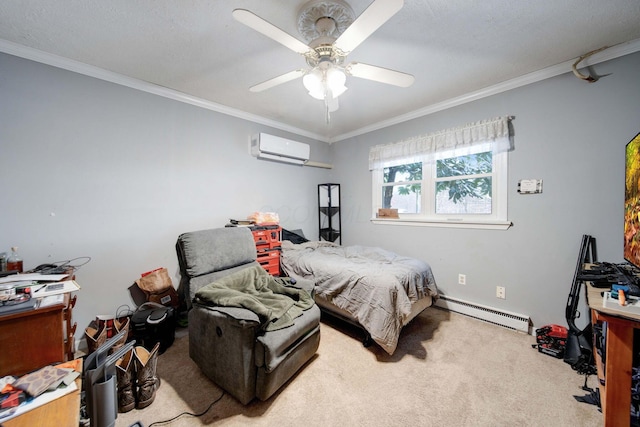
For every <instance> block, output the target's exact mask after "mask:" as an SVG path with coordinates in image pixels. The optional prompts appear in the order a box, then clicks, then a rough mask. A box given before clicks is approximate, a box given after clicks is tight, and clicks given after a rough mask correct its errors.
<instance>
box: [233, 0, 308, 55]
mask: <svg viewBox="0 0 640 427" xmlns="http://www.w3.org/2000/svg"><path fill="white" fill-rule="evenodd" d="M232 15H233V17H234V18H235V19H236V21H238V22H241V23H243V24H244V25H246V26H247V27H249V28H253V29H254V30H256V31H257V32H259V33H262V34H264V35H265V36H267V37H269V38H270V39H273V40H275V41H277V42H278V43H280V44H281V45H283V46H285V47H288V48H289V49H291V50H292V51H294V52H298V53H299V54H302V55H304V54H305V53H307V52H308V51H309V50H310V48H309V46H307V45H306V44H304V43H302V42H301V41H300V40H298V39H297V38H295V37H293V36H292V35H290V34H289V33H285V32H284V31H283V30H281V29H280V28H278V27H276V26H275V25H273V24H271V23H269V22H267V21H265V20H264V19H262V18H260V17H259V16H258V15H256V14H254V13H252V12H249V11H248V10H245V9H235V10H234V11H233V12H232Z"/></svg>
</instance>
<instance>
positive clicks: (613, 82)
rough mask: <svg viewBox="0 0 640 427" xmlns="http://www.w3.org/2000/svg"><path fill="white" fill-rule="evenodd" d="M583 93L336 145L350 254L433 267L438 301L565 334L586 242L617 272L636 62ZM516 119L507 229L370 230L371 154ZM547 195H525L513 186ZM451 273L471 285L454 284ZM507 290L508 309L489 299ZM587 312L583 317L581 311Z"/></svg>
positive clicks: (491, 103) (558, 83)
mask: <svg viewBox="0 0 640 427" xmlns="http://www.w3.org/2000/svg"><path fill="white" fill-rule="evenodd" d="M593 68H594V70H595V71H596V72H597V73H598V74H599V75H601V76H604V77H602V78H601V79H600V80H599V81H598V82H596V83H592V84H588V83H585V82H583V81H581V80H579V79H577V78H576V77H575V76H573V74H571V73H567V74H565V75H561V76H558V77H555V78H552V79H548V80H545V81H542V82H539V83H536V84H531V85H528V86H526V87H522V88H519V89H515V90H511V91H508V92H504V93H502V94H498V95H494V96H491V97H488V98H485V99H482V100H479V101H475V102H472V103H468V104H465V105H463V106H459V107H455V108H451V109H448V110H446V111H442V112H439V113H436V114H432V115H429V116H426V117H422V118H419V119H415V120H412V121H411V122H407V123H403V124H401V125H397V126H392V127H388V128H385V129H382V130H379V131H376V132H371V133H369V134H366V135H362V136H359V137H355V138H352V139H351V140H347V141H342V142H340V143H337V144H335V145H334V146H333V149H334V152H333V156H334V165H335V171H336V173H335V175H334V180H335V181H336V182H339V183H342V184H343V186H342V195H343V201H342V205H343V210H344V217H343V229H344V234H343V235H344V237H343V239H344V240H343V243H345V244H354V243H358V244H368V245H381V246H384V247H385V248H387V249H391V250H394V251H397V252H399V253H401V254H405V255H409V256H414V257H417V258H421V259H424V260H425V261H427V262H429V263H430V264H431V266H432V268H433V270H434V273H435V277H436V280H437V282H438V286H439V288H440V289H441V290H442V291H443V293H445V294H448V295H451V296H453V297H457V298H461V299H464V300H467V301H473V302H476V303H480V304H484V305H489V306H492V307H497V308H501V309H505V310H509V311H512V312H516V313H521V314H525V315H529V316H531V318H532V320H533V322H534V324H535V325H537V326H540V325H542V324H547V323H559V324H566V323H565V320H564V309H565V306H566V302H567V294H568V292H569V289H570V287H571V281H572V277H573V272H574V269H575V265H576V260H577V256H578V248H579V245H580V240H581V237H582V235H583V234H591V235H593V236H594V237H596V240H597V248H598V252H599V258H600V260H606V261H611V262H622V261H623V259H622V242H623V240H622V229H623V198H624V147H625V144H626V143H627V142H628V141H629V140H630V139H631V138H633V137H634V136H635V135H636V134H637V133H638V132H639V131H640V120H639V116H638V114H639V112H640V83H639V82H638V75H639V70H640V54H638V53H636V54H633V55H628V56H626V57H622V58H619V59H616V60H612V61H608V62H606V63H602V64H599V65H596V66H595V67H593ZM503 115H513V116H515V120H514V121H513V126H514V130H515V150H514V151H513V152H511V153H510V154H509V219H510V220H511V221H513V224H514V225H513V227H512V228H511V229H509V230H507V231H487V230H470V229H447V228H426V227H407V226H388V225H374V224H371V223H370V221H369V218H370V216H371V176H370V173H369V172H368V171H367V158H368V150H369V147H371V146H372V145H376V144H381V143H388V142H394V141H398V140H401V139H403V138H406V137H409V136H413V135H419V134H424V133H429V132H433V131H437V130H441V129H445V128H449V127H454V126H459V125H462V124H465V123H468V122H473V121H478V120H483V119H488V118H492V117H496V116H503ZM526 178H541V179H543V180H544V186H543V193H542V194H539V195H520V194H518V193H517V192H516V190H517V183H518V180H520V179H526ZM458 273H463V274H466V275H467V284H466V285H464V286H462V285H458V282H457V280H458ZM498 285H499V286H505V287H506V300H500V299H497V298H496V297H495V288H496V286H498ZM585 314H586V313H585Z"/></svg>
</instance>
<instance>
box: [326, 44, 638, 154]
mask: <svg viewBox="0 0 640 427" xmlns="http://www.w3.org/2000/svg"><path fill="white" fill-rule="evenodd" d="M638 51H640V39H636V40H631V41H629V42H626V43H621V44H618V45H615V46H611V47H610V48H607V49H605V50H603V51H601V52H598V53H596V54H594V55H593V56H590V57H588V58H586V59H585V60H584V61H582V64H581V66H580V67H581V68H584V67H588V66H590V65H595V64H599V63H601V62H605V61H609V60H611V59H615V58H619V57H621V56H625V55H629V54H631V53H635V52H638ZM576 59H577V58H575V59H571V60H569V61H565V62H563V63H561V64H557V65H553V66H551V67H547V68H543V69H542V70H538V71H534V72H533V73H529V74H525V75H523V76H520V77H516V78H514V79H511V80H507V81H505V82H502V83H498V84H496V85H493V86H488V87H486V88H484V89H480V90H477V91H475V92H469V93H467V94H464V95H462V96H459V97H456V98H451V99H448V100H446V101H442V102H439V103H436V104H432V105H429V106H426V107H424V108H421V109H419V110H415V111H412V112H410V113H407V114H403V115H400V116H396V117H393V118H390V119H388V120H384V121H381V122H378V123H375V124H373V125H370V126H365V127H362V128H360V129H356V130H354V131H353V132H348V133H345V134H342V135H339V136H337V137H334V138H331V139H330V141H329V143H334V142H338V141H342V140H345V139H348V138H353V137H356V136H359V135H363V134H365V133H369V132H373V131H376V130H379V129H383V128H386V127H389V126H392V125H397V124H400V123H403V122H406V121H409V120H413V119H416V118H419V117H423V116H427V115H429V114H433V113H437V112H439V111H443V110H447V109H449V108H452V107H457V106H459V105H462V104H466V103H468V102H472V101H477V100H478V99H482V98H486V97H488V96H491V95H496V94H499V93H502V92H506V91H508V90H511V89H516V88H519V87H522V86H526V85H529V84H531V83H536V82H539V81H542V80H546V79H549V78H551V77H555V76H559V75H561V74H565V73H570V72H572V67H573V63H574V62H575V61H576Z"/></svg>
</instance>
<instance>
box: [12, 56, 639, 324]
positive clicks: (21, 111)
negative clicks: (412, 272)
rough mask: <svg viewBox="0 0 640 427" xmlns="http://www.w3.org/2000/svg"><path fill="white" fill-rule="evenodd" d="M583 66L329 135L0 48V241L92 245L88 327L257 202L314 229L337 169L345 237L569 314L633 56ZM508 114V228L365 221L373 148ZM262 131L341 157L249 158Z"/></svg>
mask: <svg viewBox="0 0 640 427" xmlns="http://www.w3.org/2000/svg"><path fill="white" fill-rule="evenodd" d="M594 68H595V70H596V71H597V72H598V74H600V75H603V76H605V77H603V78H602V79H601V80H600V81H599V82H597V83H594V84H587V83H585V82H583V81H580V80H578V79H577V78H575V77H574V76H573V75H571V74H570V73H568V74H566V75H562V76H559V77H556V78H553V79H549V80H546V81H543V82H540V83H537V84H533V85H529V86H526V87H523V88H519V89H516V90H511V91H508V92H505V93H502V94H499V95H495V96H492V97H489V98H485V99H482V100H480V101H476V102H473V103H469V104H466V105H463V106H459V107H456V108H452V109H449V110H447V111H442V112H439V113H436V114H432V115H429V116H426V117H423V118H420V119H415V120H412V121H410V122H407V123H403V124H401V125H397V126H392V127H389V128H385V129H382V130H379V131H376V132H372V133H370V134H367V135H363V136H359V137H356V138H352V139H351V140H347V141H341V142H339V143H336V144H333V145H328V144H324V143H318V142H315V141H310V140H308V139H307V138H302V137H299V136H295V135H290V134H287V133H286V132H282V131H279V130H275V129H268V128H266V127H265V126H262V125H258V124H255V123H251V122H248V121H245V120H241V119H238V118H234V117H230V116H226V115H223V114H219V113H215V112H212V111H209V110H205V109H201V108H198V107H195V106H191V105H187V104H182V103H180V102H176V101H172V100H168V99H164V98H161V97H158V96H155V95H151V94H147V93H144V92H140V91H136V90H133V89H129V88H125V87H121V86H118V85H114V84H111V83H108V82H104V81H101V80H97V79H93V78H89V77H85V76H82V75H78V74H75V73H72V72H68V71H64V70H60V69H56V68H53V67H49V66H46V65H42V64H38V63H34V62H31V61H28V60H24V59H20V58H16V57H13V56H10V55H5V54H0V141H1V142H0V144H1V149H0V182H2V185H3V190H2V194H3V197H2V218H1V219H2V220H1V221H0V250H2V251H4V250H8V249H9V247H10V246H13V245H16V246H19V247H20V252H21V254H22V256H23V258H24V259H25V267H26V268H32V267H34V266H36V265H37V264H40V263H44V262H49V261H59V260H64V259H70V258H75V257H80V256H90V257H91V258H92V260H91V262H90V263H89V264H87V265H85V266H84V267H82V268H81V269H80V270H79V271H78V273H77V279H78V282H79V283H80V284H81V285H82V290H81V291H80V292H79V294H78V297H79V301H78V305H77V308H76V310H75V312H74V317H75V320H76V321H77V322H78V325H79V328H80V329H82V328H84V327H85V326H86V325H87V324H88V322H89V321H90V320H91V319H92V318H93V317H94V316H95V315H96V314H111V313H114V312H115V311H116V309H117V308H118V307H119V306H120V305H123V304H127V305H129V306H131V307H132V306H133V302H132V301H131V299H130V296H129V293H128V290H127V288H128V287H129V286H130V285H131V283H132V282H133V281H134V280H135V279H136V278H137V277H138V276H139V274H140V273H142V272H144V271H147V270H150V269H153V268H156V267H159V266H165V267H167V268H168V269H169V271H170V274H171V276H172V278H173V280H174V283H176V284H177V282H178V274H177V261H176V257H175V250H174V244H175V241H176V238H177V236H178V235H179V234H180V233H182V232H185V231H191V230H197V229H203V228H211V227H219V226H223V225H224V224H225V223H226V222H227V221H228V219H229V218H230V217H243V216H246V215H247V214H249V213H251V212H253V211H256V210H262V211H277V212H279V214H280V218H281V222H282V224H283V225H284V226H285V227H288V228H303V229H304V231H305V233H306V234H308V235H309V236H311V237H312V238H315V237H316V235H317V230H316V227H317V213H316V204H317V201H316V194H317V193H316V185H317V184H318V183H322V182H339V183H341V184H342V206H343V217H342V221H343V243H344V244H356V243H357V244H367V245H376V246H382V247H385V248H387V249H391V250H395V251H397V252H399V253H401V254H405V255H409V256H414V257H417V258H420V259H424V260H426V261H428V262H429V263H430V264H431V265H432V267H433V270H434V273H435V276H436V279H437V281H438V285H439V287H440V288H441V289H442V291H443V292H444V293H446V294H449V295H451V296H455V297H458V298H462V299H465V300H469V301H474V302H477V303H481V304H485V305H490V306H493V307H498V308H503V309H506V310H510V311H514V312H518V313H523V314H527V315H530V316H531V317H532V319H533V321H534V323H535V324H536V325H541V324H545V323H561V324H564V307H565V304H566V297H567V293H568V291H569V287H570V282H571V278H572V275H573V269H574V267H575V262H576V257H577V250H578V246H579V243H580V238H581V236H582V234H585V233H587V234H592V235H593V236H595V237H596V238H597V243H598V250H599V254H600V258H601V259H603V260H608V261H622V213H623V212H622V209H623V206H622V204H623V177H624V146H625V144H626V142H627V141H629V140H630V139H631V138H632V137H633V136H634V135H635V134H636V133H637V132H638V131H640V127H639V120H638V112H639V111H640V84H638V81H637V76H638V70H639V68H640V54H634V55H629V56H627V57H623V58H619V59H616V60H613V61H609V62H606V63H603V64H599V65H597V66H595V67H594ZM505 114H509V115H514V116H515V117H516V119H515V120H514V128H515V146H516V148H515V151H513V152H512V153H511V154H510V158H509V218H510V220H512V221H513V223H514V226H513V227H512V228H511V229H509V230H507V231H486V230H462V229H445V228H426V227H401V226H383V225H373V224H371V223H370V221H369V219H370V215H371V176H370V173H369V171H368V170H367V158H368V149H369V147H370V146H371V145H374V144H379V143H386V142H393V141H397V140H400V139H403V138H405V137H408V136H413V135H417V134H422V133H427V132H431V131H436V130H440V129H444V128H448V127H452V126H458V125H461V124H464V123H467V122H471V121H477V120H482V119H485V118H491V117H495V116H499V115H505ZM259 131H263V132H264V131H266V132H269V133H273V134H276V135H280V136H284V137H289V138H293V139H297V140H302V141H304V142H308V143H311V145H312V159H313V160H316V161H320V162H328V163H333V165H334V169H333V170H332V171H328V170H323V169H314V168H300V167H295V166H290V165H282V164H276V163H269V162H262V161H258V160H256V159H255V158H252V157H250V156H249V154H248V138H249V136H250V135H251V134H253V133H255V132H259ZM524 178H542V179H543V180H544V192H543V193H542V194H540V195H528V196H523V195H518V194H517V193H516V184H517V182H518V180H519V179H524ZM458 273H464V274H466V275H467V285H465V286H461V285H458V284H457V275H458ZM496 285H501V286H505V287H506V295H507V299H506V300H498V299H496V298H495V286H496ZM78 336H80V334H79V335H78Z"/></svg>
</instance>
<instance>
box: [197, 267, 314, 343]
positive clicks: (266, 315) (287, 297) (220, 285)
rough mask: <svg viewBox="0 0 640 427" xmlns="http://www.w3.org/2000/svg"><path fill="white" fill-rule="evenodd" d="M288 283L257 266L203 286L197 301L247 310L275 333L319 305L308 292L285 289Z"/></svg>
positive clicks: (297, 289) (289, 287) (264, 326)
mask: <svg viewBox="0 0 640 427" xmlns="http://www.w3.org/2000/svg"><path fill="white" fill-rule="evenodd" d="M285 283H287V281H286V280H285V279H282V278H276V277H273V276H271V275H270V274H269V273H267V272H266V271H265V270H264V269H263V268H262V267H261V266H254V267H249V268H245V269H243V270H240V271H237V272H235V273H233V274H230V275H228V276H226V277H223V278H221V279H218V280H216V281H215V282H213V283H210V284H208V285H205V286H203V287H202V288H201V289H200V290H199V291H198V292H196V295H195V301H196V302H197V303H200V304H203V305H210V306H223V307H241V308H246V309H247V310H251V311H252V312H254V313H255V314H256V315H258V317H259V318H260V321H261V323H262V326H263V328H264V329H265V330H266V331H273V330H276V329H282V328H286V327H288V326H291V325H293V322H294V319H295V318H296V317H298V316H300V315H301V314H302V311H304V310H307V309H309V308H311V307H312V306H313V305H314V304H315V303H314V301H313V298H312V297H311V296H310V295H309V293H308V292H307V291H305V290H304V289H299V288H295V287H291V286H285Z"/></svg>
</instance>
